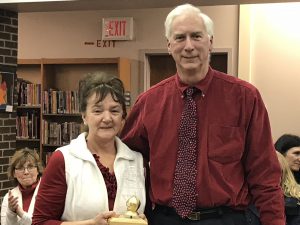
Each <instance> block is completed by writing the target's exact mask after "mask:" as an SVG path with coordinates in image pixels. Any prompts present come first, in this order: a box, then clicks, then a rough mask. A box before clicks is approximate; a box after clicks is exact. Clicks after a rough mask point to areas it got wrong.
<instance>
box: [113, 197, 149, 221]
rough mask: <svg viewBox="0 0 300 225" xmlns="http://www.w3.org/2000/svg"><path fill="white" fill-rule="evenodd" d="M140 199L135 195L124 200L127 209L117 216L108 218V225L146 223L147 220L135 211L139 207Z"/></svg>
mask: <svg viewBox="0 0 300 225" xmlns="http://www.w3.org/2000/svg"><path fill="white" fill-rule="evenodd" d="M140 204H141V202H140V200H139V199H138V198H137V197H136V196H132V197H130V198H129V199H128V200H127V201H126V206H127V211H126V212H125V213H124V214H123V215H121V216H119V217H112V218H110V219H109V220H108V224H109V225H147V224H148V223H147V221H146V220H144V219H142V218H140V217H139V214H138V212H137V210H138V208H139V207H140Z"/></svg>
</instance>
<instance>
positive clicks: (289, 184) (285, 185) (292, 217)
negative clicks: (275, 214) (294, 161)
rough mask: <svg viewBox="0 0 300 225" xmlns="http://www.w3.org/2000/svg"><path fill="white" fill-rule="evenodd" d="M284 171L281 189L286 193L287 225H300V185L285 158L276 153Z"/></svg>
mask: <svg viewBox="0 0 300 225" xmlns="http://www.w3.org/2000/svg"><path fill="white" fill-rule="evenodd" d="M276 153H277V157H278V160H279V163H280V166H281V169H282V176H281V187H282V190H283V193H284V200H285V214H286V224H287V225H299V224H300V205H299V204H300V201H299V200H300V185H299V184H297V182H296V180H295V178H294V176H293V174H292V171H291V169H290V167H289V165H288V163H287V161H286V159H285V157H284V156H283V155H282V154H281V153H279V152H278V151H276Z"/></svg>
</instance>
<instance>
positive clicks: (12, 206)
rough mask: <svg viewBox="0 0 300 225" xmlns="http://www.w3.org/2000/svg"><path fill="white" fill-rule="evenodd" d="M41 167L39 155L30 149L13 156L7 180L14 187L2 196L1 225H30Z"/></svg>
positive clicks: (17, 152) (22, 150)
mask: <svg viewBox="0 0 300 225" xmlns="http://www.w3.org/2000/svg"><path fill="white" fill-rule="evenodd" d="M42 173H43V166H42V163H41V161H40V159H39V155H38V154H37V153H36V152H35V151H33V150H31V149H27V148H25V149H21V150H19V151H16V152H15V154H14V155H13V157H12V159H11V162H10V166H9V167H8V178H9V179H12V180H13V181H14V182H15V184H16V187H15V188H13V189H12V190H10V191H8V193H7V194H6V195H5V196H4V199H3V202H2V207H1V224H2V225H30V224H31V217H32V213H33V209H34V204H35V196H36V194H37V190H38V186H39V182H40V177H41V176H42Z"/></svg>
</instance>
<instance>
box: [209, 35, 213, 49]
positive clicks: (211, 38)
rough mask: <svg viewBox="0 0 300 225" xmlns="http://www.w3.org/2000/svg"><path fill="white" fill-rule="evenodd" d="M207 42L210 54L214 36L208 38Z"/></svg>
mask: <svg viewBox="0 0 300 225" xmlns="http://www.w3.org/2000/svg"><path fill="white" fill-rule="evenodd" d="M209 42H210V47H209V52H212V50H213V44H214V36H211V37H210V38H209Z"/></svg>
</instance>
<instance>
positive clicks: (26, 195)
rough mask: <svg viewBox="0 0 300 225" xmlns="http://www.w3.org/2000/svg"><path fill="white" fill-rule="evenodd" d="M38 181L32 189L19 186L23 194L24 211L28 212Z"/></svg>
mask: <svg viewBox="0 0 300 225" xmlns="http://www.w3.org/2000/svg"><path fill="white" fill-rule="evenodd" d="M38 183H39V182H38V181H37V182H35V183H34V184H32V185H31V187H30V188H23V187H22V186H21V185H19V189H20V191H21V194H22V201H23V211H25V212H28V209H29V206H30V202H31V199H32V196H33V193H34V191H35V188H36V186H37V185H38Z"/></svg>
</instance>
